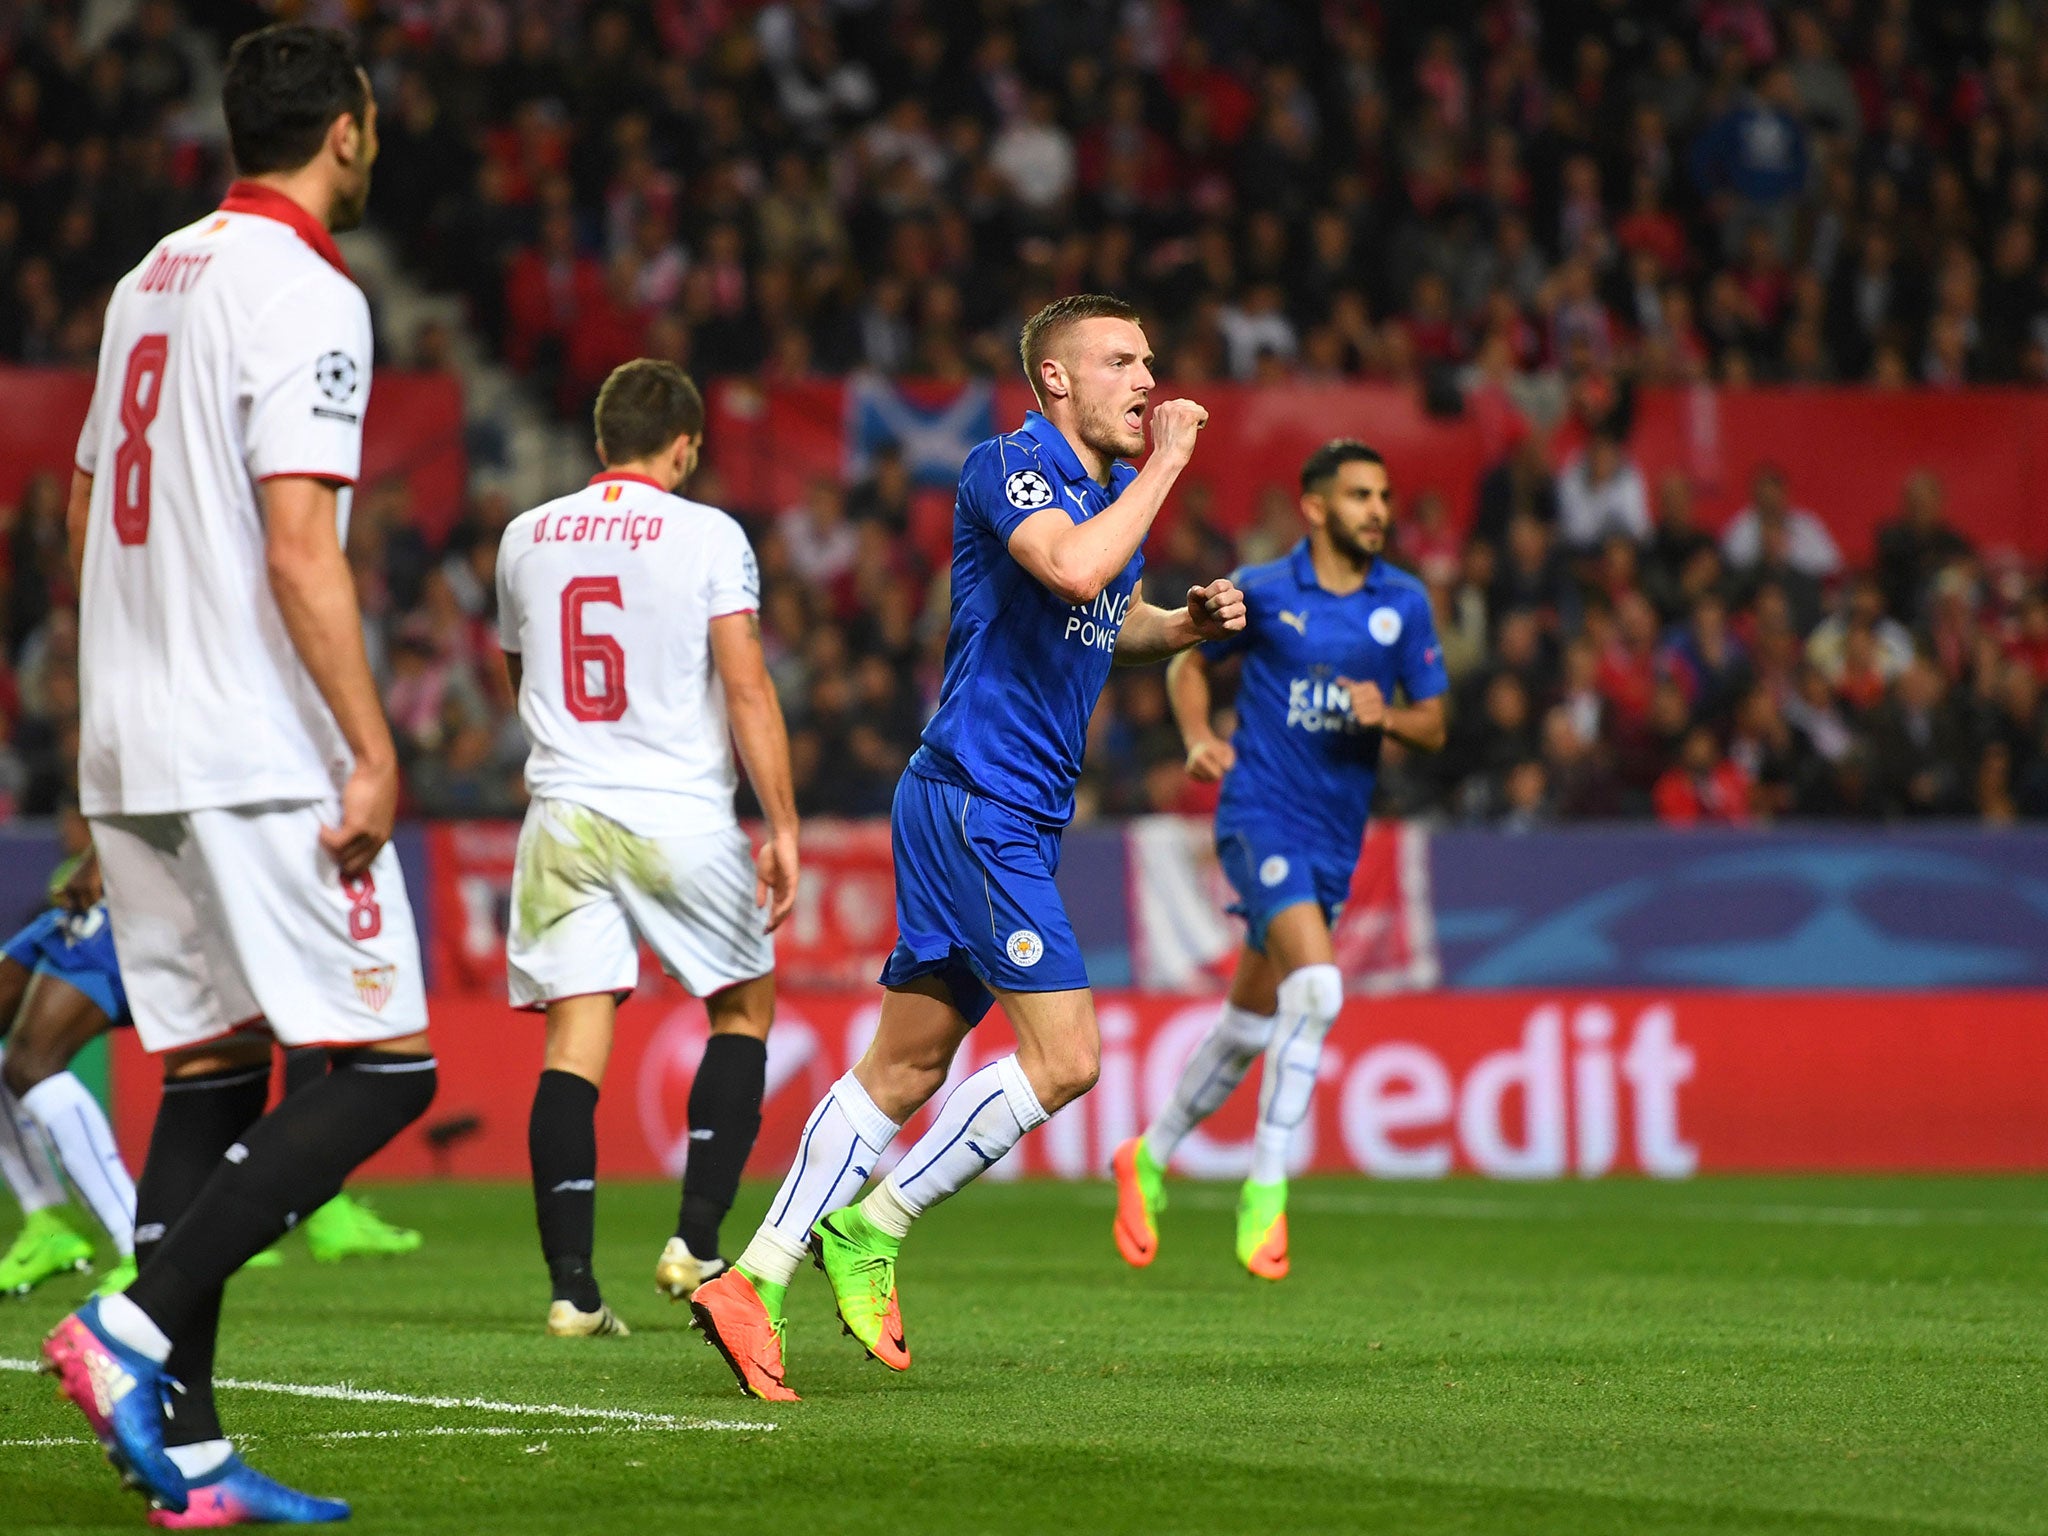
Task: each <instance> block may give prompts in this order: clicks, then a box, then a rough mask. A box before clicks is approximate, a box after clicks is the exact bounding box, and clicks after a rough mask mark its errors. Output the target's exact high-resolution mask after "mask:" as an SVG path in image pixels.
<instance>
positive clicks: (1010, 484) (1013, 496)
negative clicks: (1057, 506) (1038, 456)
mask: <svg viewBox="0 0 2048 1536" xmlns="http://www.w3.org/2000/svg"><path fill="white" fill-rule="evenodd" d="M1003 494H1004V495H1005V496H1007V497H1009V498H1010V505H1011V506H1013V507H1021V508H1023V509H1024V510H1025V511H1026V512H1036V511H1037V510H1038V509H1039V508H1040V507H1049V506H1051V505H1052V486H1051V485H1050V484H1049V483H1048V482H1047V481H1046V478H1045V476H1043V475H1041V474H1040V473H1039V472H1038V471H1037V470H1035V469H1020V470H1018V471H1017V473H1015V474H1014V475H1012V476H1010V478H1009V479H1007V480H1005V481H1004V482H1003Z"/></svg>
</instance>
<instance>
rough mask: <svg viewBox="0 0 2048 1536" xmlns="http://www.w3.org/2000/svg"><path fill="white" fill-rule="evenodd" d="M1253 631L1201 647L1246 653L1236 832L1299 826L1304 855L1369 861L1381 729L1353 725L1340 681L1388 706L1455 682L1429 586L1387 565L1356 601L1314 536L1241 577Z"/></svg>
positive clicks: (1235, 778)
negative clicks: (1370, 690)
mask: <svg viewBox="0 0 2048 1536" xmlns="http://www.w3.org/2000/svg"><path fill="white" fill-rule="evenodd" d="M1235 580H1236V582H1237V584H1238V586H1240V587H1241V588H1243V589H1244V594H1245V626H1244V628H1243V629H1242V630H1241V631H1240V632H1239V633H1237V634H1235V635H1232V636H1231V637H1230V638H1229V639H1227V640H1214V641H1210V642H1209V643H1208V644H1206V645H1204V646H1203V647H1202V651H1203V654H1204V655H1205V656H1207V657H1209V658H1210V659H1211V660H1219V659H1221V658H1223V657H1225V656H1234V655H1240V654H1241V655H1242V656H1243V657H1244V669H1243V673H1242V675H1241V677H1240V678H1239V681H1238V687H1237V722H1238V723H1237V734H1236V735H1235V736H1234V737H1232V738H1231V745H1232V746H1233V747H1235V748H1236V750H1237V766H1236V767H1234V768H1232V769H1231V771H1230V772H1229V773H1228V774H1227V775H1225V777H1224V780H1223V797H1222V800H1221V802H1220V803H1219V804H1218V806H1217V810H1216V827H1217V831H1218V834H1219V835H1221V834H1222V833H1223V832H1224V831H1225V830H1227V829H1228V828H1230V827H1233V826H1239V825H1243V824H1245V823H1247V822H1256V823H1259V824H1261V825H1266V826H1270V825H1272V824H1273V823H1274V822H1276V821H1284V822H1285V823H1286V824H1287V826H1288V828H1289V829H1290V830H1292V828H1293V827H1295V826H1296V825H1299V826H1300V828H1301V830H1302V836H1303V843H1304V851H1315V852H1319V853H1323V854H1327V855H1329V856H1331V857H1336V858H1341V859H1343V860H1345V861H1346V862H1347V863H1348V862H1349V861H1351V860H1354V859H1356V858H1357V856H1358V847H1359V842H1360V840H1361V839H1362V838H1363V837H1364V835H1365V820H1366V814H1367V812H1368V811H1369V810H1370V809H1371V808H1372V791H1373V783H1374V780H1375V778H1376V777H1377V775H1378V772H1379V762H1380V740H1381V733H1380V732H1379V731H1369V730H1366V729H1364V728H1363V727H1361V726H1360V725H1359V724H1358V723H1357V721H1355V720H1354V719H1352V717H1351V700H1350V696H1349V694H1348V693H1347V692H1346V691H1345V690H1344V689H1343V688H1340V687H1339V686H1338V685H1337V679H1338V678H1340V677H1342V678H1349V679H1351V680H1352V681H1354V682H1361V683H1377V684H1378V685H1379V688H1380V692H1381V693H1383V694H1385V695H1386V697H1387V701H1388V703H1390V704H1391V703H1393V702H1395V694H1396V690H1397V689H1398V691H1399V692H1401V693H1404V694H1406V695H1407V697H1408V700H1409V702H1410V703H1420V702H1421V701H1422V700H1424V699H1433V698H1435V697H1436V696H1437V695H1438V694H1440V693H1442V692H1444V691H1445V689H1447V688H1448V687H1449V686H1450V680H1449V678H1448V677H1447V676H1446V675H1445V673H1444V658H1443V648H1442V647H1441V646H1440V645H1438V644H1437V638H1436V622H1435V620H1434V618H1433V617H1432V616H1431V614H1430V611H1429V595H1428V593H1427V592H1425V591H1424V590H1423V586H1422V583H1421V582H1419V581H1417V580H1416V579H1415V578H1414V577H1412V576H1410V575H1408V574H1407V572H1405V571H1401V570H1398V569H1396V568H1395V567H1393V566H1391V565H1389V564H1387V563H1386V561H1384V560H1376V561H1374V562H1373V567H1372V570H1371V571H1370V572H1368V573H1367V575H1366V579H1365V585H1364V586H1363V587H1361V588H1359V590H1358V591H1356V592H1353V593H1350V594H1348V595H1346V596H1341V597H1340V596H1338V595H1337V594H1336V593H1334V592H1329V591H1326V590H1325V589H1324V588H1323V586H1322V585H1321V584H1320V583H1319V582H1318V581H1317V580H1316V568H1315V562H1314V560H1313V559H1311V558H1310V555H1309V548H1308V540H1306V539H1303V540H1302V541H1301V543H1299V544H1297V545H1296V546H1295V547H1294V549H1293V550H1292V551H1291V552H1289V553H1288V554H1286V555H1284V556H1282V557H1281V558H1280V559H1278V560H1273V561H1269V562H1268V563H1267V564H1265V565H1254V566H1249V567H1247V568H1245V569H1243V570H1240V571H1238V572H1237V573H1236V576H1235Z"/></svg>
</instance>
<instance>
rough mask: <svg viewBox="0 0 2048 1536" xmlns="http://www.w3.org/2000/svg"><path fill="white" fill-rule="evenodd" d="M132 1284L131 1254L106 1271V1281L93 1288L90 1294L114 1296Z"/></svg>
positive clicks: (133, 1266)
mask: <svg viewBox="0 0 2048 1536" xmlns="http://www.w3.org/2000/svg"><path fill="white" fill-rule="evenodd" d="M134 1283H135V1255H134V1254H132V1253H131V1254H130V1255H128V1257H127V1258H125V1259H123V1260H122V1261H121V1262H120V1263H118V1264H116V1265H115V1266H114V1267H113V1268H112V1269H110V1270H108V1271H107V1277H106V1279H104V1280H102V1281H101V1282H100V1283H99V1284H98V1285H96V1286H94V1287H93V1288H92V1293H93V1295H95V1296H115V1295H119V1294H120V1293H121V1292H122V1291H125V1290H127V1289H128V1287H129V1286H131V1285H133V1284H134Z"/></svg>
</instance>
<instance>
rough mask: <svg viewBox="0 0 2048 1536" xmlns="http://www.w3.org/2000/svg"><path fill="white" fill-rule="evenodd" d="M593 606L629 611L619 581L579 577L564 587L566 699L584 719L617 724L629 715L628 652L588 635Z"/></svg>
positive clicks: (572, 710) (611, 641)
mask: <svg viewBox="0 0 2048 1536" xmlns="http://www.w3.org/2000/svg"><path fill="white" fill-rule="evenodd" d="M592 603H607V604H609V605H610V606H612V607H614V608H618V609H621V610H623V609H624V608H625V606H626V600H625V598H624V597H623V596H622V595H621V594H620V592H619V578H618V577H616V576H578V577H576V578H575V579H574V580H572V581H571V582H570V583H569V584H568V585H567V586H566V587H564V588H562V700H563V703H564V704H565V705H566V706H567V707H568V710H569V713H570V714H571V715H573V716H574V717H575V718H576V719H578V720H583V721H596V720H617V719H618V718H619V717H620V716H622V715H624V714H625V712H626V648H625V647H624V646H622V645H620V644H619V642H618V641H617V640H615V639H614V638H612V636H610V635H593V634H587V633H585V631H584V628H583V610H584V609H585V608H586V607H588V606H589V605H590V604H592Z"/></svg>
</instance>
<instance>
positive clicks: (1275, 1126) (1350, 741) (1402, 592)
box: [1112, 439, 1449, 1280]
mask: <svg viewBox="0 0 2048 1536" xmlns="http://www.w3.org/2000/svg"><path fill="white" fill-rule="evenodd" d="M1390 496H1391V487H1390V486H1389V484H1388V480H1387V469H1386V464H1385V461H1384V460H1382V459H1381V458H1380V456H1379V455H1378V454H1377V453H1375V452H1374V451H1373V450H1372V449H1370V448H1368V447H1366V446H1365V444H1363V443H1360V442H1353V441H1351V440H1349V439H1339V440H1338V441H1336V442H1332V443H1326V444H1324V445H1323V446H1322V447H1321V448H1318V449H1317V450H1316V451H1315V452H1314V453H1313V454H1311V455H1309V459H1308V462H1307V463H1306V464H1304V465H1303V466H1302V470H1301V511H1302V515H1303V516H1304V517H1305V518H1307V519H1308V530H1309V531H1308V537H1307V538H1305V539H1303V540H1302V541H1301V543H1299V544H1297V545H1296V546H1295V547H1294V549H1293V550H1292V551H1290V552H1289V553H1288V554H1286V555H1285V556H1283V557H1282V558H1280V559H1278V560H1274V561H1271V562H1269V563H1268V564H1265V565H1255V566H1251V567H1249V568H1247V569H1245V570H1241V571H1238V572H1237V573H1236V579H1237V581H1238V582H1239V584H1240V585H1241V586H1242V587H1243V588H1244V596H1245V606H1246V610H1247V621H1246V624H1245V627H1244V629H1243V630H1242V631H1240V632H1239V633H1237V634H1235V635H1232V636H1230V637H1229V638H1227V639H1224V640H1220V641H1212V642H1211V643H1209V644H1207V645H1204V646H1203V647H1202V648H1201V649H1200V650H1197V651H1189V652H1188V653H1186V654H1185V655H1182V656H1178V657H1176V658H1175V659H1174V662H1173V665H1172V667H1171V669H1170V670H1169V671H1168V673H1167V689H1168V692H1169V694H1170V696H1171V698H1172V701H1173V713H1174V719H1175V720H1176V722H1178V724H1179V726H1180V730H1181V738H1182V740H1184V741H1185V742H1186V743H1187V749H1188V772H1189V774H1190V775H1192V776H1193V777H1194V778H1197V779H1201V780H1207V781H1213V780H1215V779H1219V778H1220V779H1222V780H1223V799H1222V803H1221V804H1220V805H1219V806H1218V807H1217V810H1216V855H1217V858H1218V860H1219V861H1220V862H1221V863H1222V865H1223V872H1224V874H1225V875H1226V876H1227V877H1228V878H1229V880H1230V883H1231V885H1232V886H1234V887H1235V888H1236V890H1237V893H1238V897H1239V900H1238V902H1237V904H1236V905H1234V906H1233V907H1232V908H1231V910H1232V911H1233V912H1236V913H1238V914H1239V915H1241V916H1242V917H1243V918H1244V920H1245V926H1246V933H1245V944H1244V952H1243V953H1242V954H1241V955H1240V956H1239V958H1238V963H1237V974H1236V976H1235V977H1234V978H1233V980H1232V981H1231V985H1230V997H1229V1000H1228V1001H1227V1002H1225V1003H1224V1005H1223V1016H1222V1017H1221V1018H1220V1019H1219V1020H1218V1021H1217V1023H1216V1027H1215V1028H1214V1029H1212V1030H1211V1031H1210V1032H1209V1034H1208V1035H1207V1037H1206V1038H1204V1039H1203V1041H1202V1043H1201V1044H1200V1045H1199V1046H1197V1047H1196V1048H1195V1053H1194V1056H1193V1057H1192V1058H1191V1059H1190V1060H1189V1062H1188V1064H1187V1067H1186V1069H1185V1070H1184V1071H1183V1072H1182V1073H1181V1077H1180V1081H1179V1083H1177V1084H1176V1085H1175V1087H1174V1091H1173V1097H1172V1098H1171V1099H1170V1100H1168V1101H1167V1104H1166V1107H1165V1108H1164V1109H1162V1110H1161V1111H1160V1113H1159V1117H1158V1118H1157V1119H1156V1120H1154V1121H1153V1122H1152V1125H1151V1127H1150V1128H1149V1129H1148V1130H1147V1131H1146V1132H1145V1134H1144V1135H1143V1136H1138V1137H1133V1138H1132V1139H1131V1140H1129V1141H1126V1142H1125V1143H1124V1144H1123V1145H1122V1146H1120V1147H1118V1148H1117V1149H1116V1156H1115V1158H1114V1160H1113V1162H1112V1169H1113V1171H1114V1172H1115V1174H1116V1182H1117V1209H1116V1222H1115V1233H1116V1245H1117V1251H1118V1252H1120V1253H1121V1254H1122V1255H1123V1256H1124V1258H1125V1259H1126V1260H1127V1261H1128V1262H1130V1263H1131V1264H1134V1265H1138V1266H1143V1265H1146V1264H1150V1263H1151V1262H1152V1260H1153V1258H1154V1257H1155V1256H1156V1255H1157V1254H1158V1252H1159V1229H1158V1215H1159V1212H1160V1211H1161V1210H1162V1209H1163V1208H1164V1207H1165V1205H1166V1195H1165V1189H1164V1185H1163V1183H1162V1177H1163V1174H1164V1172H1165V1168H1166V1164H1167V1160H1168V1159H1169V1158H1171V1157H1172V1156H1173V1151H1174V1148H1175V1147H1177V1146H1178V1145H1179V1144H1180V1141H1181V1138H1182V1137H1184V1136H1186V1135H1187V1133H1188V1132H1189V1131H1190V1130H1192V1129H1193V1128H1194V1127H1195V1126H1196V1125H1198V1124H1200V1123H1201V1122H1202V1121H1203V1120H1205V1119H1206V1118H1208V1117H1209V1116H1210V1115H1212V1114H1214V1113H1215V1112H1216V1111H1217V1109H1219V1108H1220V1107H1221V1106H1222V1104H1223V1101H1224V1100H1225V1099H1227V1098H1229V1097H1230V1094H1231V1090H1233V1089H1234V1088H1236V1087H1237V1085H1238V1084H1239V1083H1240V1082H1242V1081H1243V1080H1244V1075H1245V1073H1246V1072H1247V1071H1249V1070H1250V1068H1251V1064H1252V1062H1253V1061H1254V1060H1255V1059H1256V1058H1257V1057H1258V1056H1259V1055H1260V1054H1261V1053H1263V1054H1264V1056H1265V1058H1266V1069H1265V1073H1264V1081H1263V1083H1262V1085H1261V1087H1260V1091H1259V1121H1258V1130H1257V1133H1256V1135H1255V1137H1254V1140H1253V1142H1252V1168H1251V1177H1250V1178H1249V1179H1248V1180H1247V1181H1246V1182H1245V1186H1244V1191H1243V1193H1242V1195H1241V1196H1240V1198H1239V1200H1238V1208H1237V1260H1238V1262H1239V1263H1240V1264H1242V1265H1244V1267H1245V1268H1246V1269H1247V1270H1249V1271H1250V1272H1251V1273H1252V1274H1254V1275H1256V1276H1258V1277H1259V1278H1260V1279H1263V1280H1279V1279H1282V1278H1284V1277H1285V1276H1286V1274H1287V1144H1288V1142H1289V1141H1290V1140H1291V1139H1292V1138H1293V1135H1294V1130H1295V1127H1296V1126H1298V1125H1299V1124H1300V1123H1301V1121H1302V1118H1303V1117H1304V1116H1305V1115H1306V1114H1307V1113H1308V1110H1309V1104H1310V1101H1311V1099H1312V1097H1313V1095H1314V1093H1315V1084H1316V1069H1317V1067H1318V1065H1319V1064H1320V1062H1321V1060H1322V1054H1323V1037H1324V1035H1326V1034H1327V1033H1329V1029H1330V1025H1331V1023H1332V1022H1333V1021H1334V1020H1335V1019H1336V1017H1337V1010H1338V1008H1339V1007H1340V1006H1341V1005H1342V1003H1343V1001H1344V982H1343V977H1342V976H1341V975H1340V974H1339V973H1338V970H1337V966H1336V964H1335V960H1336V952H1335V950H1334V949H1333V948H1332V947H1331V942H1330V925H1331V923H1332V922H1333V921H1334V920H1335V918H1336V915H1337V912H1338V910H1339V909H1340V908H1341V907H1342V906H1343V904H1344V898H1345V896H1346V895H1347V894H1348V893H1349V891H1350V889H1351V871H1352V867H1353V866H1354V865H1355V864H1357V862H1358V850H1359V844H1360V842H1361V840H1362V839H1363V837H1364V835H1365V818H1366V813H1367V811H1368V810H1369V809H1370V808H1371V805H1372V791H1373V781H1374V778H1375V777H1376V775H1377V773H1378V770H1379V760H1380V743H1381V742H1382V741H1383V740H1384V739H1385V738H1386V737H1388V736H1393V737H1394V738H1395V739H1397V740H1399V741H1401V742H1404V743H1405V744H1407V745H1409V746H1411V747H1419V748H1421V749H1422V750H1424V751H1428V752H1434V751H1436V750H1437V749H1438V748H1440V747H1441V746H1443V744H1444V705H1443V694H1444V690H1445V689H1446V688H1447V687H1448V686H1449V682H1448V680H1447V679H1446V677H1445V676H1444V663H1443V653H1442V651H1441V650H1440V649H1439V648H1438V646H1437V640H1436V626H1435V624H1434V623H1433V622H1432V620H1431V618H1430V612H1429V598H1428V596H1427V594H1426V593H1425V592H1424V591H1423V587H1422V583H1421V582H1419V581H1417V580H1415V579H1414V578H1413V577H1412V576H1409V575H1408V574H1407V573H1405V572H1403V571H1398V570H1396V569H1394V568H1393V567H1392V566H1390V565H1388V564H1387V563H1386V561H1385V560H1384V559H1382V558H1381V553H1382V551H1383V550H1384V549H1385V548H1386V542H1387V522H1388V518H1389V515H1390V512H1391V507H1390V504H1389V498H1390ZM1231 656H1242V657H1243V658H1244V664H1243V671H1242V675H1241V678H1240V680H1239V684H1238V692H1237V715H1238V727H1237V733H1236V735H1235V736H1234V737H1233V738H1232V739H1231V740H1229V741H1225V740H1223V739H1221V738H1220V737H1218V736H1217V734H1216V732H1215V729H1214V727H1213V726H1212V725H1211V723H1210V712H1209V665H1210V663H1211V662H1215V661H1221V660H1223V659H1225V658H1226V657H1231ZM1397 688H1398V689H1399V690H1400V692H1401V693H1403V694H1405V695H1406V696H1407V700H1408V702H1407V703H1406V704H1404V705H1396V704H1395V703H1394V702H1393V699H1394V697H1395V690H1396V689H1397Z"/></svg>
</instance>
